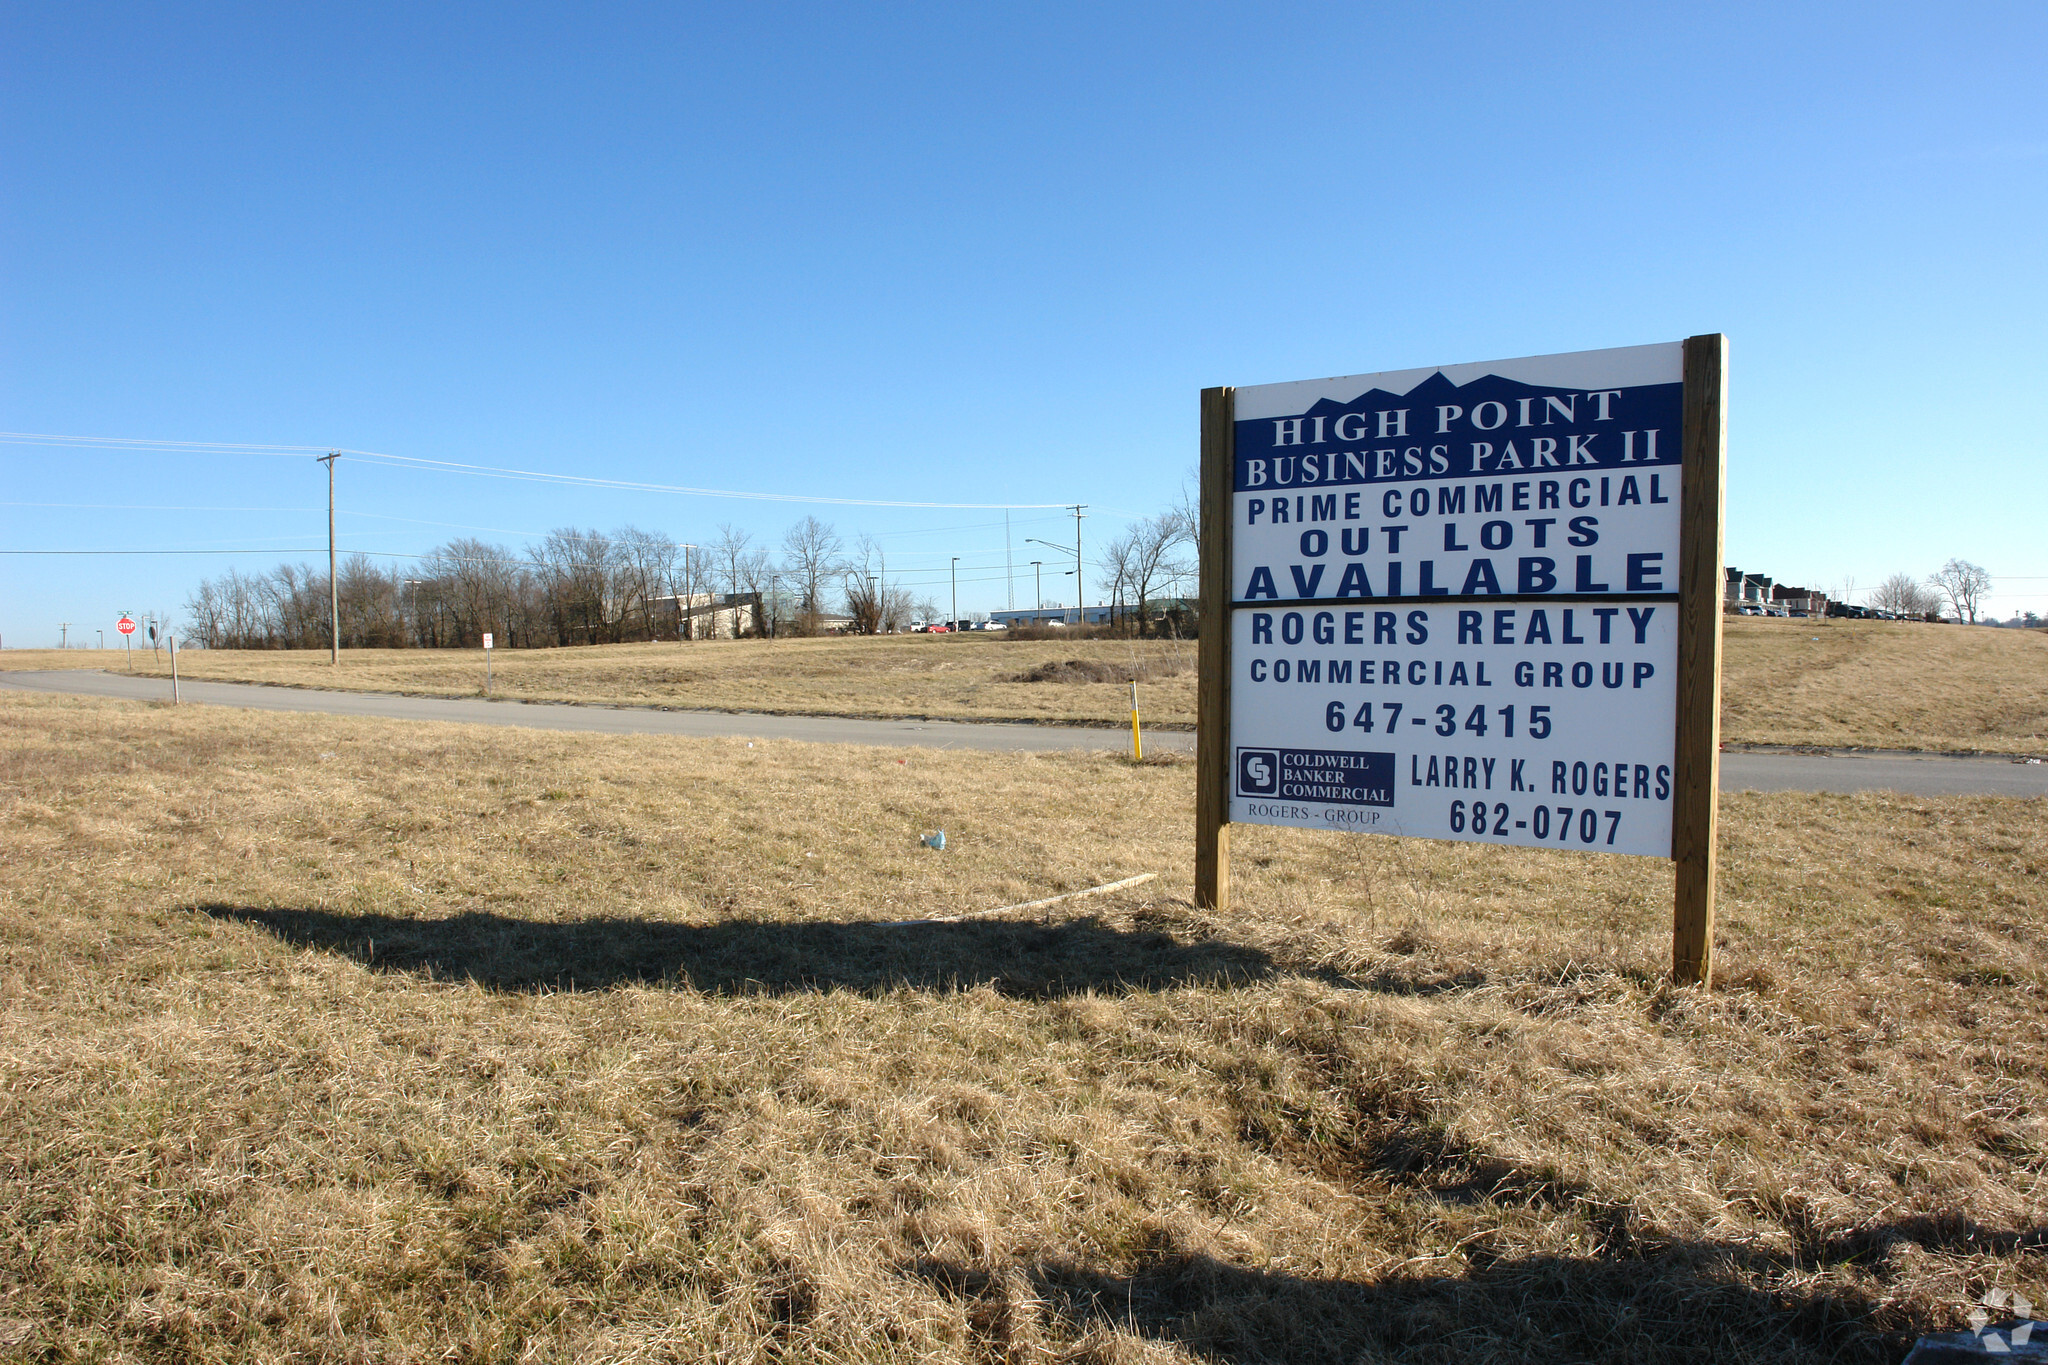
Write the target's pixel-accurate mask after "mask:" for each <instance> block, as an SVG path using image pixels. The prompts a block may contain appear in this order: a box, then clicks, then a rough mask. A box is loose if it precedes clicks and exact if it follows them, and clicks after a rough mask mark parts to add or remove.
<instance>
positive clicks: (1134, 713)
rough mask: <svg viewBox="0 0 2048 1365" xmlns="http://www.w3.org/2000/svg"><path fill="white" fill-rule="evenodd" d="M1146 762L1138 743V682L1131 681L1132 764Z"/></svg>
mask: <svg viewBox="0 0 2048 1365" xmlns="http://www.w3.org/2000/svg"><path fill="white" fill-rule="evenodd" d="M1144 761H1145V750H1144V748H1143V747H1142V746H1141V745H1140V744H1139V743H1138V680H1137V679H1136V678H1133V679H1131V762H1133V763H1142V762H1144Z"/></svg>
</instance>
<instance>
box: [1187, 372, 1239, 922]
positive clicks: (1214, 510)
mask: <svg viewBox="0 0 2048 1365" xmlns="http://www.w3.org/2000/svg"><path fill="white" fill-rule="evenodd" d="M1236 419H1237V390H1235V389H1232V388H1213V389H1203V390H1202V528H1201V560H1202V562H1201V589H1200V592H1201V616H1200V622H1201V626H1200V629H1201V639H1200V642H1199V644H1200V648H1199V650H1198V652H1197V655H1196V669H1197V673H1198V675H1199V687H1200V691H1199V693H1198V695H1197V699H1196V702H1195V904H1196V905H1197V906H1198V907H1200V908H1201V909H1204V910H1228V909H1230V630H1231V614H1232V613H1231V609H1230V594H1231V583H1230V519H1231V496H1230V494H1231V482H1232V476H1233V472H1234V470H1233V467H1234V465H1235V464H1236V459H1235V456H1236V439H1235V437H1236Z"/></svg>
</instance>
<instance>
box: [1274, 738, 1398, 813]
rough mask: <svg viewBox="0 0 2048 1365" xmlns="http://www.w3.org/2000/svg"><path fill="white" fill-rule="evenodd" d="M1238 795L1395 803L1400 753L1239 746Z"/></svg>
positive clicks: (1348, 803) (1343, 802) (1362, 803)
mask: <svg viewBox="0 0 2048 1365" xmlns="http://www.w3.org/2000/svg"><path fill="white" fill-rule="evenodd" d="M1237 794H1238V795H1239V796H1274V797H1282V798H1285V799H1289V800H1294V801H1326V802H1331V803H1334V804H1336V805H1340V806H1391V805H1393V804H1394V756H1393V755H1392V754H1369V753H1359V752H1357V751H1355V750H1349V749H1239V750H1238V751H1237Z"/></svg>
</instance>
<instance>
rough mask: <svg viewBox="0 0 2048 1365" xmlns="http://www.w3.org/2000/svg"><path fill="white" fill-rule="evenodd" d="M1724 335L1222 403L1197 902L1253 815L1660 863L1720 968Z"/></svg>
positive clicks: (1703, 964)
mask: <svg viewBox="0 0 2048 1365" xmlns="http://www.w3.org/2000/svg"><path fill="white" fill-rule="evenodd" d="M1727 350H1728V344H1727V339H1726V338H1725V337H1722V336H1719V335H1711V336H1699V337H1693V338H1691V339H1689V340H1687V341H1685V342H1683V343H1668V344H1665V345H1661V346H1638V347H1627V348H1622V349H1618V350H1611V351H1587V352H1578V353H1574V354H1566V355H1553V356H1532V357H1527V358H1524V359H1521V360H1509V361H1496V362H1488V363H1486V364H1468V365H1453V366H1445V367H1441V368H1437V369H1423V370H1409V371H1395V372H1388V373H1384V374H1375V375H1356V376H1350V377H1348V378H1336V379H1323V380H1308V381H1302V382H1300V383H1292V384H1271V385H1262V386H1259V387H1257V388H1229V387H1219V388H1211V389H1205V390H1203V391H1202V475H1201V507H1202V525H1201V537H1200V549H1201V589H1200V591H1201V613H1202V614H1201V639H1200V654H1199V684H1200V696H1199V701H1198V704H1197V710H1196V717H1197V735H1196V765H1197V766H1196V795H1195V807H1196V809H1195V903H1196V904H1197V905H1198V906H1200V907H1202V908H1204V909H1210V910H1227V909H1228V908H1229V906H1230V825H1231V824H1232V822H1233V821H1237V822H1250V823H1256V824H1279V825H1290V826H1294V827H1298V828H1321V829H1329V830H1333V831H1343V832H1361V833H1379V834H1391V835H1396V836H1405V837H1421V838H1438V839H1454V840H1460V841H1464V842H1484V843H1497V844H1511V845H1519V846H1524V847H1538V848H1542V847H1561V848H1572V849H1575V850H1578V851H1582V852H1609V853H1619V854H1634V855H1638V856H1654V857H1667V858H1670V859H1671V860H1672V861H1673V862H1674V863H1675V864H1676V872H1677V877H1676V892H1675V904H1674V907H1673V933H1672V975H1673V977H1674V978H1675V979H1677V980H1678V981H1681V982H1686V983H1702V984H1704V983H1708V982H1710V981H1711V979H1712V975H1713V920H1714V913H1713V912H1714V871H1715V847H1716V842H1715V841H1716V824H1715V812H1716V805H1717V796H1718V793H1717V787H1718V782H1719V775H1720V759H1719V752H1720V742H1719V741H1720V698H1721V592H1722V583H1721V580H1722V570H1721V557H1722V477H1723V470H1724V466H1725V461H1726V450H1727V438H1726V431H1725V413H1726V407H1727ZM1674 466H1677V467H1674Z"/></svg>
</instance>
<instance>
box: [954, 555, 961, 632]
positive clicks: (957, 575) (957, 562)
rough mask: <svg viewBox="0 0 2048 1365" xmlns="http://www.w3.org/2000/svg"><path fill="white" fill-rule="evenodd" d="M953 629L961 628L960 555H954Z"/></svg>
mask: <svg viewBox="0 0 2048 1365" xmlns="http://www.w3.org/2000/svg"><path fill="white" fill-rule="evenodd" d="M953 629H955V630H958V629H960V556H959V555H954V556H953Z"/></svg>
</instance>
